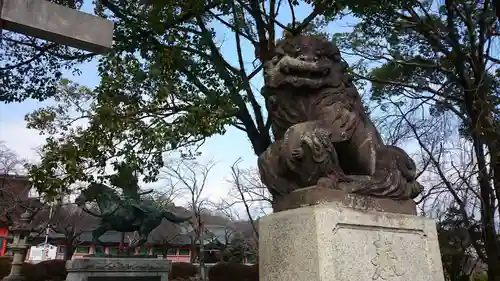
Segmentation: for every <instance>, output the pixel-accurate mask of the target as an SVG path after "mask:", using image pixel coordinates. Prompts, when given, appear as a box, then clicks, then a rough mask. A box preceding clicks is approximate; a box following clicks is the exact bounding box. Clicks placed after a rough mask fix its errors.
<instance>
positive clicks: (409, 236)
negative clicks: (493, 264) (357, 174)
mask: <svg viewBox="0 0 500 281" xmlns="http://www.w3.org/2000/svg"><path fill="white" fill-rule="evenodd" d="M259 237H260V241H259V271H260V281H281V280H283V281H289V280H296V281H358V280H359V281H369V280H370V281H371V280H374V281H409V280H411V281H444V276H443V269H442V265H441V257H440V253H439V245H438V240H437V233H436V226H435V222H434V221H433V220H430V219H427V218H423V217H417V216H414V215H403V214H396V213H387V212H376V211H366V210H365V211H360V210H356V209H353V208H349V207H346V206H343V205H342V204H340V203H338V202H331V203H323V204H319V205H315V206H308V207H302V208H297V209H292V210H287V211H283V212H278V213H274V214H271V215H269V216H266V217H264V218H262V219H261V220H260V221H259Z"/></svg>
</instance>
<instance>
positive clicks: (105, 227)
mask: <svg viewBox="0 0 500 281" xmlns="http://www.w3.org/2000/svg"><path fill="white" fill-rule="evenodd" d="M142 194H144V193H142ZM142 194H139V193H138V194H136V195H137V196H135V198H134V199H133V200H132V199H130V197H129V199H128V200H127V199H122V198H120V196H119V195H118V193H116V191H115V190H113V189H112V188H111V187H108V186H106V185H104V184H100V183H92V184H90V185H89V186H88V187H87V188H86V189H85V190H83V191H82V192H81V193H80V195H79V196H78V197H77V198H76V199H75V203H76V204H77V205H78V206H79V207H81V208H82V209H83V210H84V211H85V212H87V213H89V214H91V215H93V216H96V217H99V218H100V224H99V226H98V227H97V228H96V229H94V230H93V231H92V242H93V243H94V244H101V241H100V240H99V237H101V236H102V235H103V234H104V233H106V232H107V231H109V230H115V231H118V232H122V233H125V232H134V231H137V232H138V234H139V239H138V241H137V242H136V243H134V245H130V246H129V247H128V248H129V249H130V248H135V247H137V246H140V245H143V244H144V243H145V242H146V241H147V239H148V235H149V233H151V231H153V229H155V228H156V227H158V226H159V225H160V223H161V221H162V219H163V218H165V219H167V220H168V221H170V222H172V223H175V224H180V223H183V222H186V221H188V220H190V219H191V217H181V216H178V215H176V214H174V213H172V212H170V211H166V210H164V209H163V208H162V207H160V206H159V205H157V204H155V203H154V202H152V201H151V200H137V199H138V198H139V196H140V195H142ZM92 201H95V202H96V204H97V206H98V208H99V210H100V214H96V213H94V212H92V211H91V210H89V209H87V208H86V207H85V203H86V202H92Z"/></svg>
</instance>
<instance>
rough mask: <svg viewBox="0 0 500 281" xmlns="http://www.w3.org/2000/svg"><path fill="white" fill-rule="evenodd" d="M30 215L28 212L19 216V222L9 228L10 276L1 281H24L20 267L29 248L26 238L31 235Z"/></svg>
mask: <svg viewBox="0 0 500 281" xmlns="http://www.w3.org/2000/svg"><path fill="white" fill-rule="evenodd" d="M31 218H32V214H31V212H29V211H26V212H24V213H23V214H22V215H21V218H20V220H19V222H16V223H14V225H13V226H12V227H11V232H12V235H13V236H14V237H13V241H12V243H11V244H9V245H8V246H7V247H8V249H10V250H11V251H12V252H13V254H14V257H13V259H12V267H11V269H10V274H9V275H8V276H6V277H4V278H3V281H24V280H25V278H24V276H23V275H22V272H21V270H22V265H23V263H24V260H25V259H26V250H27V249H28V247H29V246H30V244H29V241H28V238H29V235H30V233H31V228H30V223H31Z"/></svg>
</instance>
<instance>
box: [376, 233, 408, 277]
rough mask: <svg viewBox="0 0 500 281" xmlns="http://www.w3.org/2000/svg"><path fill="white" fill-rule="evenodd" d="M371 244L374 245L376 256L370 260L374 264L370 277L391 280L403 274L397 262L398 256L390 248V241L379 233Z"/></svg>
mask: <svg viewBox="0 0 500 281" xmlns="http://www.w3.org/2000/svg"><path fill="white" fill-rule="evenodd" d="M373 244H374V245H375V247H376V256H375V257H374V258H373V259H372V261H371V262H372V264H373V265H374V266H375V271H374V273H373V275H372V279H373V280H392V278H394V277H396V276H403V274H404V272H403V270H402V269H401V268H399V266H398V264H397V262H398V256H397V255H396V253H394V251H393V250H392V242H390V241H388V240H387V239H386V238H383V237H382V236H381V235H380V233H379V234H378V239H377V240H375V242H373Z"/></svg>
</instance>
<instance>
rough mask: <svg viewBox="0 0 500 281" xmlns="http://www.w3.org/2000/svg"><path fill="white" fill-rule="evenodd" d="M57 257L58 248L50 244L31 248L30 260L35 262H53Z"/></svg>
mask: <svg viewBox="0 0 500 281" xmlns="http://www.w3.org/2000/svg"><path fill="white" fill-rule="evenodd" d="M56 256H57V247H56V246H54V245H50V244H40V245H37V246H32V247H31V248H30V256H29V260H30V261H34V262H40V261H46V260H53V259H55V258H56Z"/></svg>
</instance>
